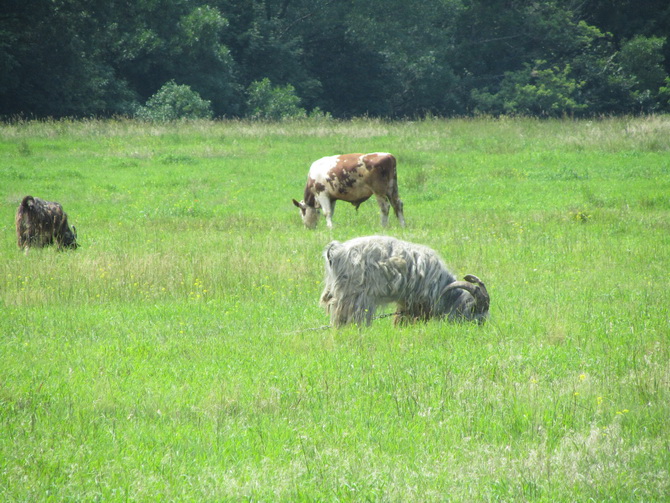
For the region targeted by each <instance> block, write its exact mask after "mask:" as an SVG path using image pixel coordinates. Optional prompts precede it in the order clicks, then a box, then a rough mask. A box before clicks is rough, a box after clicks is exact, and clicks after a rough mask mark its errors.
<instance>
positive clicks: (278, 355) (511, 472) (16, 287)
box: [0, 116, 670, 501]
mask: <svg viewBox="0 0 670 503" xmlns="http://www.w3.org/2000/svg"><path fill="white" fill-rule="evenodd" d="M376 150H382V151H390V152H393V153H394V154H395V155H396V156H397V157H398V160H399V184H400V194H401V197H402V198H403V200H404V202H405V211H406V218H407V221H408V226H407V227H406V228H404V229H402V228H400V227H399V226H398V224H397V221H395V220H394V218H393V217H391V225H390V226H389V228H388V229H381V228H380V226H379V212H378V209H377V208H376V205H375V204H374V203H372V202H368V203H366V204H364V205H362V206H361V208H360V209H359V211H358V212H355V211H354V209H353V208H352V207H350V206H348V205H344V204H343V203H340V205H338V207H337V211H336V213H335V217H334V223H335V229H334V230H333V231H328V230H327V229H326V228H325V225H324V224H323V222H321V223H320V225H319V227H318V229H317V230H316V231H313V232H310V231H307V230H305V229H304V228H303V227H302V223H301V222H300V219H299V217H298V215H297V211H295V208H294V207H293V205H292V204H291V202H290V200H291V198H293V197H296V198H299V197H300V196H301V194H302V190H303V187H304V182H305V177H306V173H307V169H308V167H309V164H310V162H312V161H313V160H315V159H317V158H318V157H320V156H323V155H328V154H333V153H337V152H355V151H359V152H367V151H376ZM0 186H1V187H2V191H1V192H0V196H1V199H0V230H1V231H2V233H1V235H0V255H1V256H2V260H1V261H0V299H1V301H2V316H0V433H1V434H0V498H2V499H3V500H8V501H48V500H56V501H62V500H104V501H120V500H134V501H155V500H197V501H221V500H262V501H278V500H279V501H300V500H309V501H312V500H326V501H333V500H345V501H360V500H372V501H378V500H382V501H445V500H447V501H449V500H451V501H491V500H505V501H589V500H593V501H666V500H667V497H668V494H670V470H669V468H668V467H670V441H669V439H670V424H669V422H668V419H667V418H668V417H670V405H669V404H670V392H669V389H670V354H669V353H670V341H669V339H668V336H669V334H670V316H669V309H668V306H669V305H670V288H669V287H668V270H669V268H670V253H669V252H670V238H669V237H668V236H670V232H669V231H670V119H669V118H668V117H664V116H659V117H648V118H621V119H603V120H598V121H569V120H556V121H538V120H533V119H502V120H493V119H485V118H483V119H475V120H472V119H461V120H446V121H445V120H436V119H431V120H425V121H417V122H385V121H379V120H356V121H350V122H339V121H328V120H323V121H309V120H307V121H296V122H287V123H276V124H273V123H270V124H258V123H251V122H235V121H231V122H193V123H180V124H169V125H147V124H140V123H136V122H132V121H81V122H69V121H56V122H21V123H14V124H4V125H0ZM26 194H32V195H36V196H40V197H44V198H47V199H53V200H58V201H60V202H61V203H62V204H63V205H64V207H65V209H66V211H67V212H68V213H69V216H70V220H71V222H72V223H74V225H76V226H77V229H78V234H79V240H80V243H81V245H82V246H81V248H80V249H79V250H77V251H76V252H72V253H65V252H64V253H58V252H56V251H55V250H54V249H47V250H31V251H30V252H29V253H28V254H27V255H24V254H23V253H21V252H19V250H18V249H17V247H16V243H15V236H14V230H13V215H14V212H15V210H16V207H17V205H18V203H19V201H20V200H21V198H22V197H23V196H24V195H26ZM375 233H387V234H390V235H394V236H397V237H400V238H404V239H408V240H411V241H415V242H419V243H423V244H427V245H429V246H431V247H433V248H435V249H436V250H438V251H439V252H440V253H441V254H442V255H443V257H444V258H445V260H446V262H447V263H448V264H449V265H450V267H451V268H452V269H453V270H454V272H456V273H457V274H458V275H459V276H462V275H464V274H465V273H475V274H477V275H479V276H480V277H482V278H483V279H484V280H485V281H486V282H487V286H488V288H489V291H490V293H491V297H492V312H491V314H492V317H491V320H490V322H489V323H487V324H486V325H485V326H483V327H478V326H470V325H450V324H447V323H441V322H430V323H427V324H420V325H415V326H410V327H403V328H395V327H393V325H392V322H391V321H390V320H389V319H383V320H378V321H376V322H375V323H374V324H373V326H372V327H369V328H361V329H358V328H357V327H348V328H344V329H341V330H333V329H319V327H321V326H323V325H324V324H327V323H328V320H327V317H326V316H325V314H324V313H323V311H322V310H321V309H320V308H319V307H318V305H317V300H318V297H319V293H320V290H321V287H322V269H323V265H322V259H321V252H322V250H323V247H324V246H325V245H326V244H327V243H328V242H329V241H330V240H331V239H338V240H346V239H349V238H352V237H355V236H360V235H366V234H375ZM391 309H392V308H389V311H390V310H391Z"/></svg>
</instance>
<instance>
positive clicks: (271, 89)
mask: <svg viewBox="0 0 670 503" xmlns="http://www.w3.org/2000/svg"><path fill="white" fill-rule="evenodd" d="M247 96H248V98H247V110H248V112H247V115H248V116H249V117H250V118H251V119H261V120H282V119H296V118H297V119H301V118H304V117H306V115H307V113H306V112H305V109H304V108H301V107H300V106H299V105H300V98H299V97H298V96H297V95H296V94H295V88H294V87H293V86H292V85H291V84H287V85H285V86H273V85H272V82H270V79H268V78H264V79H263V80H260V81H255V82H252V83H251V84H250V85H249V88H248V89H247Z"/></svg>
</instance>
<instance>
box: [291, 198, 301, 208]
mask: <svg viewBox="0 0 670 503" xmlns="http://www.w3.org/2000/svg"><path fill="white" fill-rule="evenodd" d="M293 204H295V205H296V206H297V207H298V208H300V209H302V205H301V204H300V203H299V202H298V201H296V200H295V199H294V200H293Z"/></svg>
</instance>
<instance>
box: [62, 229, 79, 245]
mask: <svg viewBox="0 0 670 503" xmlns="http://www.w3.org/2000/svg"><path fill="white" fill-rule="evenodd" d="M62 246H63V248H72V249H73V250H76V249H77V248H78V247H79V244H78V243H77V228H76V227H75V226H74V225H73V226H72V230H70V226H68V225H66V226H65V229H64V230H63V244H62Z"/></svg>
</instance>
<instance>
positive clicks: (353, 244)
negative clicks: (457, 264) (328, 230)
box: [321, 236, 490, 327]
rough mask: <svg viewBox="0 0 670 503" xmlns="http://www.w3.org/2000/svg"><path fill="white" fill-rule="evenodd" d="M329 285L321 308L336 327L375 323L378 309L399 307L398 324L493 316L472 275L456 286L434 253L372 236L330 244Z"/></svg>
mask: <svg viewBox="0 0 670 503" xmlns="http://www.w3.org/2000/svg"><path fill="white" fill-rule="evenodd" d="M323 255H324V258H325V262H326V279H325V283H326V286H325V288H324V290H323V293H322V294H321V305H322V306H323V307H325V309H326V312H327V313H329V314H330V320H331V324H332V325H333V326H336V327H339V326H341V325H345V324H348V323H357V324H363V323H365V324H368V325H369V324H370V323H371V322H372V319H373V317H374V315H375V312H376V310H377V307H378V306H380V305H383V304H388V303H392V302H395V303H397V305H398V309H397V314H396V323H398V322H400V323H404V322H412V321H415V320H428V319H429V318H447V319H449V320H451V321H477V322H479V323H483V322H484V321H485V320H486V318H487V317H488V312H489V303H490V299H489V295H488V292H487V291H486V287H485V285H484V283H482V282H481V281H480V280H479V278H477V277H476V276H472V275H467V276H465V279H466V281H456V278H455V277H454V275H453V274H451V273H450V272H449V271H448V270H447V268H446V266H445V264H444V262H443V261H442V259H441V258H440V257H439V255H438V254H437V253H436V252H435V251H434V250H432V249H430V248H428V247H426V246H421V245H417V244H413V243H408V242H406V241H401V240H399V239H395V238H392V237H385V236H368V237H361V238H356V239H352V240H350V241H346V242H344V243H340V242H338V241H333V242H331V243H330V244H329V245H328V246H327V247H326V249H325V251H324V254H323Z"/></svg>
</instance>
